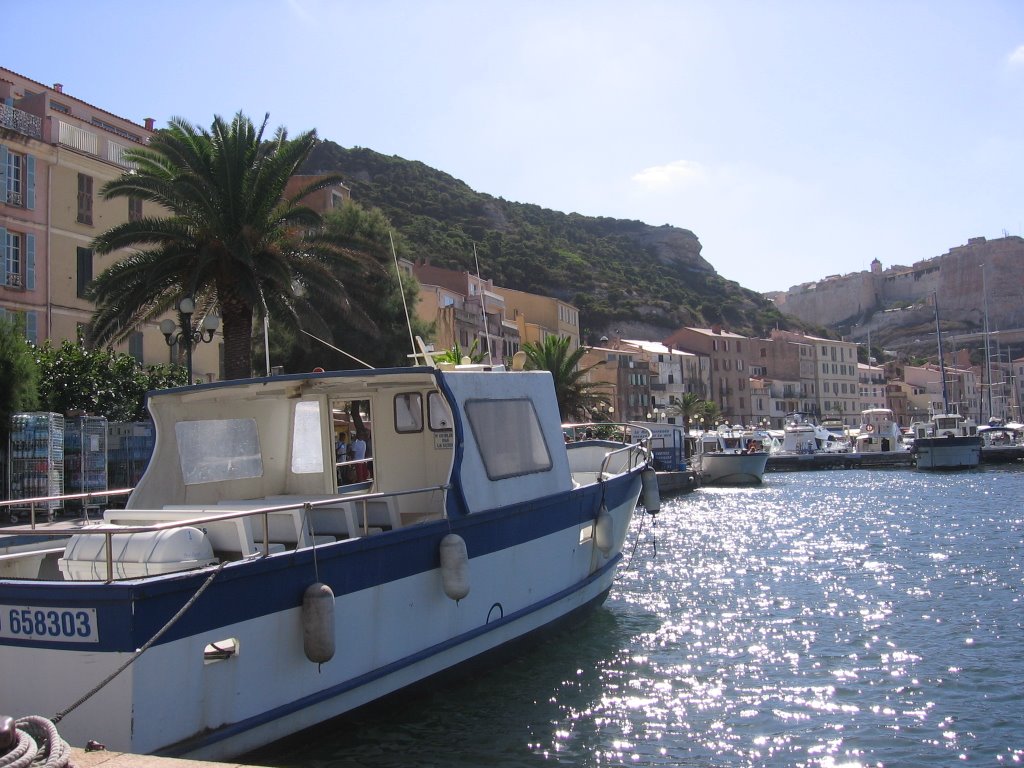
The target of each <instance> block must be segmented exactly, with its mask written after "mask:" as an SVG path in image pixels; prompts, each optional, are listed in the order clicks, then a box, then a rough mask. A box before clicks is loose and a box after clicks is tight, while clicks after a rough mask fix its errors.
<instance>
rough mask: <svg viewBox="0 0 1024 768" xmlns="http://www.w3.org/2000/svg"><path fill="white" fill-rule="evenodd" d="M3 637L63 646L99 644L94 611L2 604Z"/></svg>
mask: <svg viewBox="0 0 1024 768" xmlns="http://www.w3.org/2000/svg"><path fill="white" fill-rule="evenodd" d="M0 637H4V638H10V639H13V640H40V641H44V642H46V641H50V642H61V643H98V642H99V640H100V633H99V627H98V626H97V624H96V609H95V608H37V607H33V606H30V605H0Z"/></svg>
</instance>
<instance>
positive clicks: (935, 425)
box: [911, 412, 981, 469]
mask: <svg viewBox="0 0 1024 768" xmlns="http://www.w3.org/2000/svg"><path fill="white" fill-rule="evenodd" d="M911 430H912V431H913V435H914V444H913V448H912V449H911V450H912V451H913V453H914V456H915V460H916V464H917V468H918V469H970V468H972V467H976V466H978V464H979V463H980V461H981V438H980V437H978V427H977V425H976V424H975V423H974V420H973V419H970V418H967V417H964V416H961V415H960V414H959V413H956V412H946V413H933V414H932V415H931V416H930V417H929V419H928V421H923V422H915V423H914V424H912V425H911Z"/></svg>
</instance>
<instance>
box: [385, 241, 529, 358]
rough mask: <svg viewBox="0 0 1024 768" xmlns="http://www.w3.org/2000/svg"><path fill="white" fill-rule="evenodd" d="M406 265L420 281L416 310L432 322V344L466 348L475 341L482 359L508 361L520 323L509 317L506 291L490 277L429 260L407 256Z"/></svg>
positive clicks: (516, 342) (517, 340) (515, 349)
mask: <svg viewBox="0 0 1024 768" xmlns="http://www.w3.org/2000/svg"><path fill="white" fill-rule="evenodd" d="M404 266H405V268H407V269H409V270H410V271H411V272H412V274H413V276H414V277H415V278H416V279H417V280H418V281H419V283H420V300H419V301H418V302H417V303H416V316H417V317H418V318H419V319H420V320H422V321H424V322H426V323H433V324H434V326H435V329H436V336H435V338H434V346H435V348H436V349H438V350H444V349H451V347H453V346H454V345H456V344H458V346H459V348H460V349H461V350H462V351H463V352H464V353H467V354H468V352H469V350H470V349H472V347H473V343H474V342H476V343H477V352H478V353H479V354H481V355H483V357H484V360H487V361H489V362H491V363H494V364H495V365H498V364H502V363H506V362H509V361H511V359H512V355H514V354H515V353H516V352H518V351H519V347H520V345H521V336H520V331H519V325H518V324H517V323H516V322H515V321H512V320H509V319H507V317H506V306H505V299H504V296H502V295H501V294H500V293H498V291H497V290H496V289H495V287H494V282H493V281H491V280H483V279H481V278H480V277H478V276H477V275H473V274H470V273H469V272H466V271H462V272H459V271H456V270H453V269H445V268H443V267H435V266H432V265H430V264H413V263H412V262H409V261H405V262H404Z"/></svg>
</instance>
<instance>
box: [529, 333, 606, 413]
mask: <svg viewBox="0 0 1024 768" xmlns="http://www.w3.org/2000/svg"><path fill="white" fill-rule="evenodd" d="M523 352H525V353H526V359H527V363H526V368H527V369H529V370H541V371H550V372H551V376H552V378H553V379H554V384H555V397H556V398H557V400H558V413H559V415H560V417H561V419H562V421H567V420H569V419H570V418H578V417H583V416H585V415H586V414H587V413H588V412H590V411H593V410H595V409H596V408H597V407H598V406H600V405H602V404H605V403H606V402H607V397H605V396H604V393H601V392H599V391H598V390H605V389H607V386H608V385H607V384H604V383H602V382H595V381H588V380H587V374H588V373H589V372H590V371H592V370H593V369H594V368H596V367H597V366H598V365H601V364H602V363H603V362H604V361H603V360H602V361H601V362H599V363H595V364H594V365H591V366H588V367H586V368H582V369H581V368H579V364H580V360H582V359H583V356H584V355H585V354H586V352H587V351H586V349H585V348H583V347H579V348H577V349H576V350H575V351H573V352H569V339H568V337H566V338H559V337H557V336H548V337H546V338H545V339H544V342H543V343H541V344H535V343H533V342H527V343H526V344H524V345H523Z"/></svg>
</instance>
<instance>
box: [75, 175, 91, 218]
mask: <svg viewBox="0 0 1024 768" xmlns="http://www.w3.org/2000/svg"><path fill="white" fill-rule="evenodd" d="M78 223H79V224H89V225H91V224H92V176H89V175H87V174H84V173H80V174H78Z"/></svg>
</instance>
